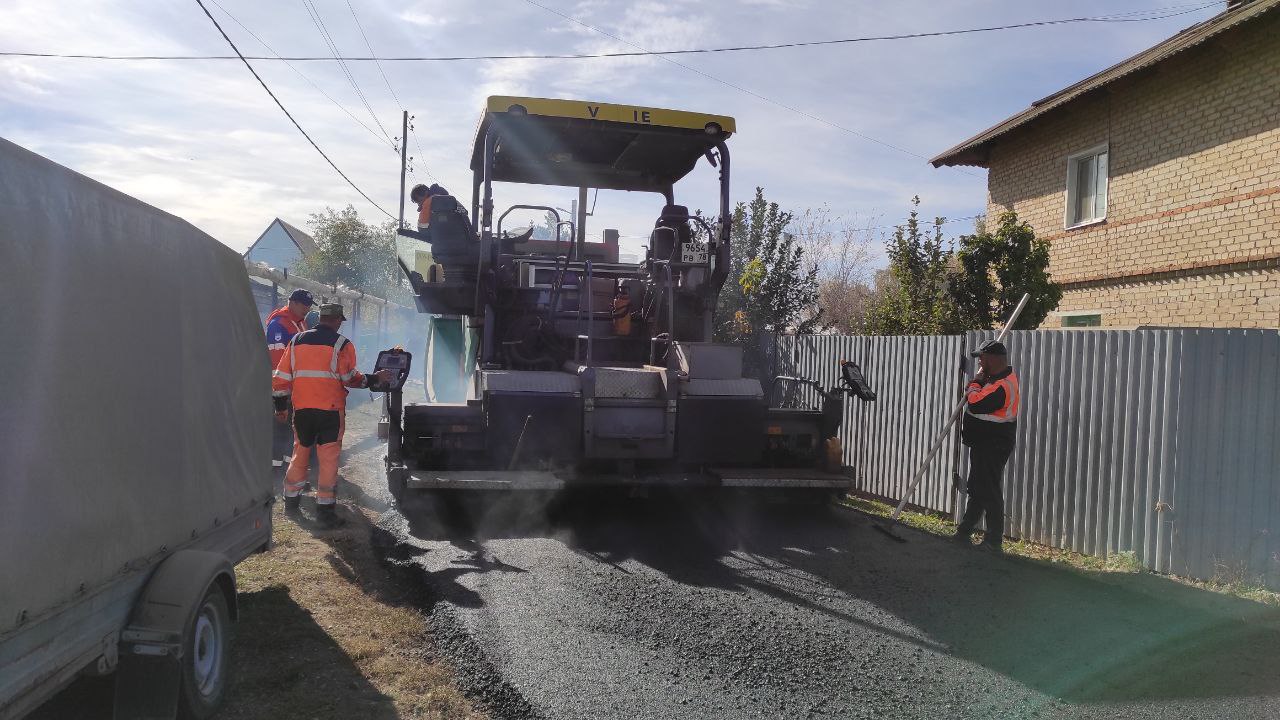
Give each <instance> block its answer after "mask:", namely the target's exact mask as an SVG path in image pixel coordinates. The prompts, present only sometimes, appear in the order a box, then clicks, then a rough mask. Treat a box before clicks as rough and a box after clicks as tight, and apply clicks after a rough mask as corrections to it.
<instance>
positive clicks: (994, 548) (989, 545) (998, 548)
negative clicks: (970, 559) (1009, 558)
mask: <svg viewBox="0 0 1280 720" xmlns="http://www.w3.org/2000/svg"><path fill="white" fill-rule="evenodd" d="M978 549H979V550H982V551H983V552H989V553H991V554H992V555H1003V554H1004V545H1003V544H1002V543H994V542H987V541H986V540H983V541H982V542H980V543H978Z"/></svg>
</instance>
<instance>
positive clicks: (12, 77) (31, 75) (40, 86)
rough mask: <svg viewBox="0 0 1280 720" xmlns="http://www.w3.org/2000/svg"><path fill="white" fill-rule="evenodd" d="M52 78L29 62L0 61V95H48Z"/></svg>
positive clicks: (15, 60) (9, 59)
mask: <svg viewBox="0 0 1280 720" xmlns="http://www.w3.org/2000/svg"><path fill="white" fill-rule="evenodd" d="M51 80H52V78H51V77H50V76H49V74H48V73H45V72H42V71H40V70H38V69H37V68H36V67H35V66H34V65H32V64H31V63H29V62H24V61H21V60H17V59H13V58H8V59H4V60H0V95H5V96H8V95H10V94H13V95H48V94H49V93H50V92H52V90H50V89H49V87H48V86H49V84H50V81H51Z"/></svg>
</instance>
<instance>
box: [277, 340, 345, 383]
mask: <svg viewBox="0 0 1280 720" xmlns="http://www.w3.org/2000/svg"><path fill="white" fill-rule="evenodd" d="M346 344H347V339H346V338H344V337H342V336H338V341H337V342H336V343H334V344H333V357H332V358H331V359H330V360H329V369H328V370H297V369H294V371H293V374H292V375H290V374H288V373H282V372H280V371H279V370H277V371H276V375H277V376H279V377H280V378H283V379H285V380H292V379H294V378H324V379H329V380H337V381H339V382H346V381H348V380H350V379H351V377H352V376H353V375H355V370H352V371H351V372H349V373H347V374H346V375H339V374H338V355H340V354H341V353H342V346H344V345H346ZM295 362H297V359H296V356H295V355H294V351H293V343H289V366H290V367H291V368H292V367H293V366H294V363H295Z"/></svg>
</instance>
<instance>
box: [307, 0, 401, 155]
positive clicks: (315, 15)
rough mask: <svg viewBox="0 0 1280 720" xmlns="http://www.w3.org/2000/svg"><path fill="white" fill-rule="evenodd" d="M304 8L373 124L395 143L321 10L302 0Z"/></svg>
mask: <svg viewBox="0 0 1280 720" xmlns="http://www.w3.org/2000/svg"><path fill="white" fill-rule="evenodd" d="M302 7H303V9H305V10H306V11H307V15H309V16H310V17H311V23H312V24H313V25H315V26H316V30H318V31H320V39H321V40H324V41H325V44H326V45H328V46H329V50H330V51H331V52H332V53H333V59H335V60H337V61H338V66H339V67H341V68H342V73H343V74H344V75H346V77H347V82H349V83H351V87H352V89H353V90H355V91H356V97H358V98H360V102H361V103H364V109H365V110H367V111H368V112H369V117H371V118H373V123H374V124H375V125H377V126H378V129H379V130H381V131H382V134H383V135H384V136H385V137H386V138H387V141H388V142H393V141H392V140H391V133H389V132H387V129H386V128H385V127H383V125H382V121H381V120H379V119H378V116H377V114H376V113H374V112H373V107H372V106H370V105H369V99H368V98H367V97H365V94H364V91H363V90H361V89H360V84H359V83H357V82H356V78H355V75H352V74H351V68H349V67H347V63H346V59H345V58H343V57H342V53H340V52H339V51H338V43H337V42H336V41H335V40H334V39H333V35H331V34H329V28H328V27H327V26H325V24H324V18H322V17H320V9H319V8H317V7H316V6H315V3H313V2H311V0H302ZM393 144H394V143H393Z"/></svg>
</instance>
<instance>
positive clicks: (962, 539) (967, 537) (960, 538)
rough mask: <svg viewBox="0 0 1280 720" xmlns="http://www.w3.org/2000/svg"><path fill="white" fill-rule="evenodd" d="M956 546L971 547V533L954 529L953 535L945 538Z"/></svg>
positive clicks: (961, 529) (970, 531)
mask: <svg viewBox="0 0 1280 720" xmlns="http://www.w3.org/2000/svg"><path fill="white" fill-rule="evenodd" d="M947 539H948V540H950V541H951V542H953V543H955V544H956V545H961V546H963V547H973V531H972V530H969V531H965V530H964V529H963V528H956V531H955V534H953V535H952V536H951V537H949V538H947Z"/></svg>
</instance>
